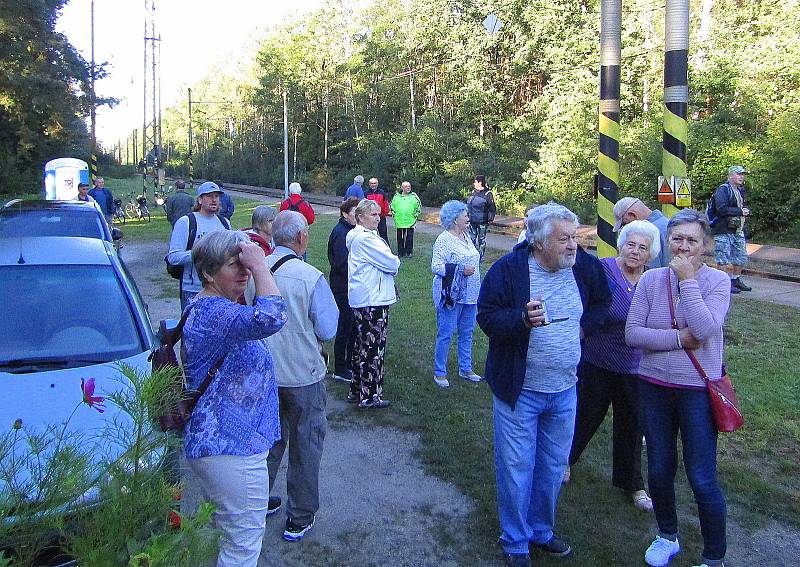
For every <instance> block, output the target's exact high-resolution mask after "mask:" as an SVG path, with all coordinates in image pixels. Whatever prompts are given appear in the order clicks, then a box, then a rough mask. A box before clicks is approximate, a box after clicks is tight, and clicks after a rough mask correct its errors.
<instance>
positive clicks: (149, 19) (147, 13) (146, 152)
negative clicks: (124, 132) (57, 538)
mask: <svg viewBox="0 0 800 567" xmlns="http://www.w3.org/2000/svg"><path fill="white" fill-rule="evenodd" d="M148 42H149V45H148ZM156 42H158V43H159V45H160V43H161V36H160V35H159V36H157V35H156V2H155V0H144V69H143V77H142V85H143V89H142V95H143V103H142V160H144V161H145V171H144V172H143V175H142V190H143V191H144V188H145V186H146V182H147V165H148V162H149V161H152V162H153V164H152V165H153V173H154V176H157V177H156V179H161V178H162V177H163V175H162V172H161V171H160V169H161V132H160V128H159V126H160V125H159V120H160V116H159V115H160V109H159V104H160V102H159V88H160V86H159V83H160V81H159V76H158V58H157V55H158V54H160V47H159V50H158V51H156ZM148 47H149V48H150V49H149V50H148ZM148 52H149V53H148ZM148 73H149V74H150V75H151V78H150V81H149V82H150V84H148ZM148 99H149V100H150V102H149V106H148ZM148 117H149V118H150V120H151V121H149V122H148Z"/></svg>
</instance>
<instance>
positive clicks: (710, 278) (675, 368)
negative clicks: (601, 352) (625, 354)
mask: <svg viewBox="0 0 800 567" xmlns="http://www.w3.org/2000/svg"><path fill="white" fill-rule="evenodd" d="M710 240H711V227H710V226H709V224H708V219H707V218H706V216H705V215H704V214H702V213H700V212H698V211H695V210H694V209H683V210H682V211H680V212H678V213H677V214H676V215H675V216H673V217H672V218H671V219H670V221H669V224H668V225H667V242H668V243H669V248H670V252H671V254H672V260H671V261H670V263H669V267H667V268H658V269H655V270H649V271H647V272H645V274H644V275H643V276H642V279H641V280H640V281H639V285H638V286H637V288H636V294H635V295H634V297H633V302H632V303H631V309H630V312H629V313H628V322H627V324H626V326H625V340H626V341H627V343H628V344H629V345H630V346H632V347H636V348H641V349H642V350H643V355H642V360H641V362H640V363H639V378H640V380H639V404H640V407H641V414H640V415H641V425H642V430H643V431H644V437H645V439H646V440H647V465H648V466H647V476H648V482H649V486H650V496H651V497H652V498H653V510H654V511H655V516H656V522H657V523H658V535H657V536H656V538H655V540H654V541H653V543H652V544H650V547H648V548H647V551H646V552H645V563H647V564H648V565H652V566H656V567H664V566H666V565H668V564H669V562H670V560H671V558H672V556H674V555H675V554H676V553H678V552H679V551H680V544H679V543H678V516H677V513H676V508H675V473H676V471H677V469H678V434H679V432H680V436H681V441H682V447H683V466H684V469H685V470H686V476H687V478H688V479H689V484H690V485H691V487H692V492H693V493H694V498H695V501H696V502H697V509H698V516H699V519H700V532H701V533H702V535H703V555H702V558H701V561H700V563H701V567H702V566H703V565H705V566H706V567H716V566H720V565H722V563H723V559H724V557H725V551H726V546H727V542H726V535H725V516H726V505H725V496H724V495H723V493H722V489H721V488H720V486H719V481H718V479H717V429H716V427H715V426H714V420H713V418H712V415H711V405H710V403H709V400H708V392H707V391H706V385H705V382H704V381H703V379H702V378H701V377H700V375H699V374H698V372H697V370H696V369H695V367H694V365H693V364H692V362H691V361H690V359H689V356H688V355H687V354H686V352H684V349H691V350H692V351H693V353H694V355H695V356H696V357H697V360H698V361H699V362H700V364H701V365H702V366H703V368H704V369H705V371H706V374H708V377H709V378H710V379H712V380H714V379H718V378H720V377H721V376H722V355H723V337H722V327H723V325H724V324H725V316H726V315H727V313H728V306H729V303H730V297H731V293H730V289H731V284H730V279H729V278H728V275H727V274H726V273H725V272H722V271H720V270H716V269H714V268H710V267H709V266H707V265H705V264H704V263H703V252H705V250H706V246H707V245H708V243H709V242H710ZM670 291H671V297H672V300H673V301H672V306H673V310H674V312H675V319H676V322H677V325H676V327H677V328H674V327H673V325H672V317H671V315H670V299H669V298H670Z"/></svg>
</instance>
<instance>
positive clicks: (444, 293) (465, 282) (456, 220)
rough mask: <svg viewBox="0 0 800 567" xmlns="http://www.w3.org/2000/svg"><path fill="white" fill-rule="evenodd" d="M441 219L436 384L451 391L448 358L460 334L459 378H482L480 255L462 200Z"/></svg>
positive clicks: (436, 251) (436, 247)
mask: <svg viewBox="0 0 800 567" xmlns="http://www.w3.org/2000/svg"><path fill="white" fill-rule="evenodd" d="M439 219H440V222H441V224H442V226H443V227H444V228H445V230H444V231H443V232H442V233H441V234H440V235H439V236H438V237H437V238H436V242H434V243H433V253H432V254H431V271H432V272H433V305H434V308H435V309H436V323H437V333H436V347H435V349H434V364H433V381H434V382H435V383H436V385H437V386H439V387H440V388H448V387H449V386H450V382H449V380H448V379H447V357H448V354H449V352H450V342H451V341H452V339H453V335H454V334H455V333H456V332H458V349H457V350H458V375H459V376H460V377H461V378H463V379H464V380H468V381H470V382H480V381H481V380H482V378H481V377H480V376H478V375H477V374H475V372H474V371H473V370H472V333H473V331H474V330H475V314H476V313H477V311H478V307H477V303H478V291H479V290H480V288H481V274H480V255H479V254H478V251H477V250H476V249H475V245H474V244H472V241H471V240H470V239H469V237H468V236H467V226H468V225H469V220H468V219H467V206H466V205H465V204H464V203H462V202H461V201H447V202H446V203H445V204H444V205H442V210H441V212H440V213H439Z"/></svg>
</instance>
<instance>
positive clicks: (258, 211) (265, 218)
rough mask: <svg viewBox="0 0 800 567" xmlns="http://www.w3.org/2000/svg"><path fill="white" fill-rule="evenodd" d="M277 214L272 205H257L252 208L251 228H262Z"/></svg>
mask: <svg viewBox="0 0 800 567" xmlns="http://www.w3.org/2000/svg"><path fill="white" fill-rule="evenodd" d="M277 214H278V211H276V210H275V209H274V208H273V207H270V206H269V205H259V206H257V207H256V208H255V209H253V219H252V221H251V222H250V224H251V226H252V227H253V228H262V227H264V226H266V224H267V223H268V222H272V221H274V220H275V215H277Z"/></svg>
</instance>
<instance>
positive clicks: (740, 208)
mask: <svg viewBox="0 0 800 567" xmlns="http://www.w3.org/2000/svg"><path fill="white" fill-rule="evenodd" d="M745 173H747V170H746V169H745V168H744V167H742V166H741V165H732V166H731V167H730V168H728V180H727V181H726V182H725V183H723V184H722V185H720V186H719V187H717V189H716V191H714V194H713V195H712V196H711V199H710V200H709V202H708V206H707V207H706V214H707V215H708V220H709V222H710V223H711V228H712V230H713V232H714V259H715V260H716V262H717V266H718V267H719V269H720V270H722V271H724V272H726V273H727V274H728V275H729V276H730V278H731V293H739V292H742V291H750V290H752V289H753V288H751V287H750V286H749V285H747V284H745V283H744V282H743V281H742V278H741V275H742V266H744V265H745V264H746V263H747V243H746V241H745V236H744V223H745V221H746V219H747V217H748V216H750V209H749V208H747V206H745V198H744V175H745Z"/></svg>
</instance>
